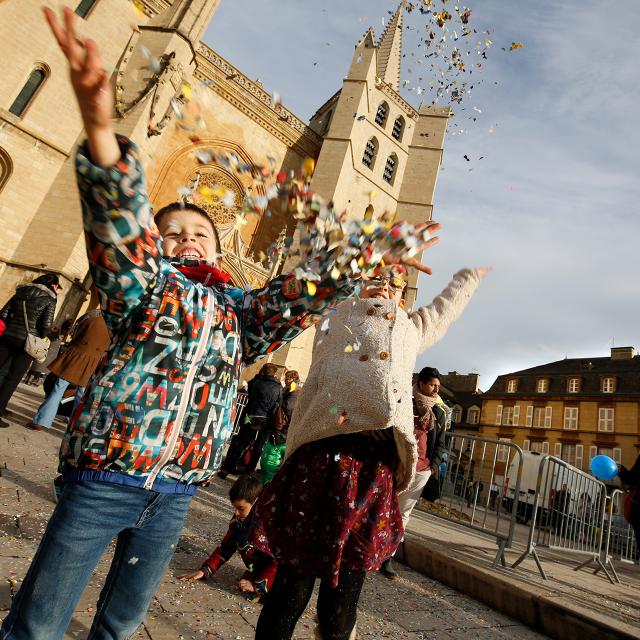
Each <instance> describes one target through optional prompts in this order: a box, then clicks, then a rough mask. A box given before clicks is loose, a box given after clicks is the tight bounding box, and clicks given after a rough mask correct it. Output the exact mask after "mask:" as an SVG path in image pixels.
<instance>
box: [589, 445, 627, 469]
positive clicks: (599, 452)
mask: <svg viewBox="0 0 640 640" xmlns="http://www.w3.org/2000/svg"><path fill="white" fill-rule="evenodd" d="M596 456H609V457H610V458H613V461H614V462H615V463H616V464H622V449H621V448H620V447H613V448H611V447H589V466H591V460H593V458H595V457H596Z"/></svg>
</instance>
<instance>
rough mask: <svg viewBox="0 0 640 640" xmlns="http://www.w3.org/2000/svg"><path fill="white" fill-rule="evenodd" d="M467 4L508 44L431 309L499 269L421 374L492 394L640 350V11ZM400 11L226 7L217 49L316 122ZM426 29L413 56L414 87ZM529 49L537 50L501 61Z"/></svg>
mask: <svg viewBox="0 0 640 640" xmlns="http://www.w3.org/2000/svg"><path fill="white" fill-rule="evenodd" d="M467 4H468V5H469V6H470V7H471V8H472V9H473V25H474V26H475V27H476V28H480V29H492V30H494V33H493V34H492V40H493V42H494V45H493V47H492V48H491V50H490V52H489V59H488V60H487V62H486V68H485V72H484V74H483V78H484V80H483V83H482V84H481V85H479V86H476V87H475V88H474V90H473V92H472V94H471V96H469V97H468V99H467V102H466V104H465V106H466V110H465V111H462V110H460V109H457V114H456V120H455V122H456V123H457V125H458V126H457V127H456V126H453V125H452V126H450V129H449V135H448V136H447V140H446V146H445V156H444V162H443V170H442V172H441V174H440V178H439V182H438V188H437V194H436V202H435V213H434V219H436V220H438V221H439V222H441V223H442V225H443V230H442V232H441V238H442V241H441V243H440V245H438V247H436V248H435V249H433V250H432V251H431V253H430V254H429V255H428V256H426V258H425V261H426V262H427V263H428V264H430V265H431V266H432V268H433V272H434V274H433V276H431V277H430V278H428V279H427V278H424V279H423V281H422V282H421V288H420V297H419V302H420V303H422V304H425V303H428V302H429V301H430V300H431V299H432V298H433V296H434V295H435V294H436V293H437V292H438V291H439V290H440V289H442V288H443V287H444V286H445V285H446V283H447V282H448V280H449V278H450V276H451V275H452V274H453V273H454V272H455V271H456V270H457V269H458V268H460V267H464V266H470V267H471V266H480V265H491V266H493V268H494V272H493V273H491V274H490V275H489V276H488V277H487V279H486V281H485V282H484V283H483V284H482V286H481V288H480V290H479V291H478V293H477V294H476V296H475V298H474V299H473V300H472V301H471V303H470V305H469V307H468V309H467V311H466V312H465V314H464V316H463V317H462V318H461V319H460V320H459V321H458V323H457V324H456V325H454V326H453V327H452V328H451V329H450V330H449V333H448V334H447V336H446V337H445V338H444V339H443V340H442V342H440V343H439V344H437V345H436V346H434V347H433V348H431V349H430V350H429V351H428V352H426V353H425V354H422V355H421V356H420V357H419V359H418V365H419V366H425V365H427V364H428V365H430V366H436V367H438V369H440V370H441V371H453V370H456V371H459V372H469V371H476V372H479V373H480V374H481V375H482V378H481V387H482V388H483V389H487V388H488V387H489V386H490V385H491V384H492V382H493V381H494V379H495V377H496V376H497V375H499V374H501V373H508V372H510V371H516V370H518V369H522V368H526V367H529V366H534V365H537V364H542V363H544V362H550V361H553V360H557V359H561V358H564V357H565V356H568V357H581V356H604V355H607V354H608V353H609V348H610V347H611V345H612V343H615V345H616V346H626V345H633V346H635V347H637V348H640V329H638V318H639V316H640V302H639V301H640V257H639V254H638V235H639V232H640V217H639V215H640V204H639V203H640V177H639V175H638V174H639V173H640V171H639V170H640V153H639V149H640V127H639V125H638V118H637V113H638V109H639V105H640V83H639V82H638V66H637V49H636V48H635V47H634V46H633V43H634V42H637V33H636V25H637V23H638V19H639V18H640V5H639V4H638V3H637V2H636V0H622V1H621V2H620V3H617V4H616V10H615V15H612V14H611V13H610V12H609V11H608V10H607V9H606V8H605V6H604V5H602V3H596V2H593V1H592V0H586V1H583V2H580V1H579V0H565V1H563V2H561V3H558V2H553V3H552V2H545V3H538V2H530V1H529V2H528V1H526V0H483V2H479V1H478V0H468V2H467ZM396 6H397V2H395V1H393V2H390V1H389V0H340V1H339V0H319V1H316V2H310V1H309V0H222V4H221V7H220V9H219V10H218V13H217V14H216V17H215V19H214V21H213V23H212V25H211V27H210V28H209V31H208V32H207V34H206V36H205V38H204V39H205V42H206V43H207V44H208V45H209V46H211V47H212V48H213V49H215V50H217V51H218V52H220V53H221V54H222V55H223V56H225V57H226V58H228V59H229V60H230V61H231V62H232V63H233V64H235V65H236V66H238V67H239V68H240V69H241V70H242V71H243V72H244V73H246V74H247V75H248V76H249V77H251V78H254V79H256V78H260V80H261V81H262V82H263V84H264V87H265V89H267V90H268V91H273V90H275V91H277V92H279V93H280V95H281V96H282V98H283V100H284V102H285V104H286V105H287V106H288V107H289V108H290V109H292V110H293V111H294V112H295V113H296V114H298V115H299V116H300V117H303V118H305V119H308V118H309V116H310V115H311V114H312V113H313V112H314V111H315V110H316V109H317V107H319V106H320V105H321V104H322V103H323V102H324V101H325V100H326V99H327V98H328V97H330V96H331V95H332V94H333V93H334V92H335V91H336V90H337V89H338V88H339V87H340V85H341V81H342V78H343V76H344V74H345V73H346V72H347V69H348V66H349V63H350V60H351V56H352V53H353V47H354V45H355V43H356V41H357V40H358V38H359V37H360V36H361V35H362V34H363V33H364V31H365V30H366V28H367V27H368V26H369V25H373V26H374V28H375V29H376V33H377V34H380V33H381V31H382V24H381V19H382V18H388V13H389V11H390V10H393V9H395V7H396ZM407 24H408V25H409V26H410V27H412V28H413V29H424V18H422V17H420V16H419V14H418V13H417V12H413V13H412V14H411V15H409V16H408V19H407ZM415 33H416V31H408V32H407V38H406V45H405V51H406V53H407V54H408V55H407V58H406V59H405V61H404V64H403V74H402V77H403V78H406V79H408V80H411V84H410V85H409V86H412V84H414V81H415V75H416V74H417V70H418V69H417V67H416V65H415V58H412V57H411V55H410V54H411V51H415V52H419V50H418V48H417V47H416V41H415ZM513 41H515V42H522V43H524V48H523V49H520V50H517V51H513V52H504V51H502V50H501V47H503V46H506V47H507V48H508V46H509V45H510V44H511V42H513ZM316 63H317V64H316ZM404 95H405V97H406V98H407V99H408V100H409V101H410V102H411V103H412V104H414V106H417V105H418V104H419V100H420V97H419V96H417V95H416V93H415V92H406V91H405V93H404ZM474 106H475V107H476V108H477V109H479V110H480V111H481V112H482V113H478V111H474V110H473V107H474ZM470 116H475V117H476V118H477V120H476V122H472V121H471V120H470ZM460 129H463V130H464V133H463V134H459V133H458V132H459V130H460ZM490 130H491V131H492V132H490ZM465 155H467V156H468V157H469V158H470V162H468V161H466V160H465V159H464V156H465ZM481 156H483V159H482V160H479V158H480V157H481Z"/></svg>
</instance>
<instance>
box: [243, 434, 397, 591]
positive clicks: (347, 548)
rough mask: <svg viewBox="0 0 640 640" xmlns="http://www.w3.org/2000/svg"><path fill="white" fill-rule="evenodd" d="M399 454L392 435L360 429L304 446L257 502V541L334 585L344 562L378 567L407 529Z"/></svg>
mask: <svg viewBox="0 0 640 640" xmlns="http://www.w3.org/2000/svg"><path fill="white" fill-rule="evenodd" d="M396 461H397V453H396V447H395V444H394V442H393V441H390V442H389V441H377V440H373V439H371V438H368V437H366V436H362V435H358V434H352V435H344V436H335V437H333V438H326V439H324V440H318V441H316V442H311V443H309V444H306V445H304V446H302V447H300V448H299V449H298V450H296V451H295V452H294V453H293V454H292V455H291V457H289V458H288V459H287V460H286V461H285V463H284V464H283V466H282V467H281V469H280V470H279V471H278V473H277V475H276V476H275V478H274V479H273V480H272V481H271V482H270V483H269V484H268V485H267V486H266V487H265V489H264V492H263V493H262V495H261V496H260V498H259V499H258V502H257V503H256V505H255V507H254V512H255V516H256V517H255V519H254V523H255V526H254V530H253V532H252V542H253V544H254V545H255V546H256V547H257V548H258V549H261V550H262V551H265V552H267V553H271V554H272V555H273V556H274V557H275V558H276V560H277V562H278V563H279V564H284V565H287V566H288V567H290V568H291V569H293V570H294V571H296V572H298V573H300V574H302V575H308V576H316V577H318V578H324V579H326V580H330V582H331V584H332V586H334V587H335V586H337V584H338V575H339V573H340V570H341V569H348V570H351V571H375V570H377V569H379V568H380V565H381V564H382V563H383V562H384V561H385V560H386V559H387V558H389V557H391V556H392V555H393V553H394V552H395V550H396V548H397V546H398V544H399V543H400V540H401V539H402V535H403V527H402V517H401V514H400V509H399V507H398V494H397V492H396V490H395V480H394V472H395V467H396Z"/></svg>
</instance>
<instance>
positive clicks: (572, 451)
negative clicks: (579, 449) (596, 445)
mask: <svg viewBox="0 0 640 640" xmlns="http://www.w3.org/2000/svg"><path fill="white" fill-rule="evenodd" d="M560 457H561V458H562V459H563V460H564V461H565V462H566V463H567V464H570V465H571V466H572V467H575V466H576V445H575V444H563V445H562V450H561V453H560Z"/></svg>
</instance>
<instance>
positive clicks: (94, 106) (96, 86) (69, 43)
mask: <svg viewBox="0 0 640 640" xmlns="http://www.w3.org/2000/svg"><path fill="white" fill-rule="evenodd" d="M43 10H44V15H45V18H46V19H47V22H48V23H49V27H50V28H51V31H52V33H53V35H54V37H55V39H56V41H57V42H58V46H59V47H60V49H61V50H62V53H64V55H65V57H66V58H67V61H68V62H69V75H70V77H71V84H72V85H73V90H74V92H75V94H76V98H77V100H78V106H79V107H80V113H81V114H82V120H83V122H84V127H85V129H86V131H87V138H88V141H89V149H90V151H91V158H92V160H93V161H94V162H95V163H96V164H99V165H102V166H110V165H112V164H115V163H116V162H117V161H118V160H119V159H120V148H119V146H118V142H117V140H116V138H115V135H114V133H113V128H112V126H111V118H112V115H113V96H112V93H111V87H110V84H109V75H108V74H107V72H106V71H105V69H104V68H103V66H102V60H101V59H100V52H99V51H98V45H97V44H96V43H95V42H94V41H93V40H81V39H80V38H78V36H77V34H76V32H75V28H74V21H75V13H74V12H73V11H72V10H71V9H69V7H65V8H64V9H63V10H62V15H63V18H64V25H62V24H60V23H59V22H58V19H57V18H56V15H55V13H54V12H53V11H52V10H51V9H49V8H48V7H45V8H44V9H43Z"/></svg>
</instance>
